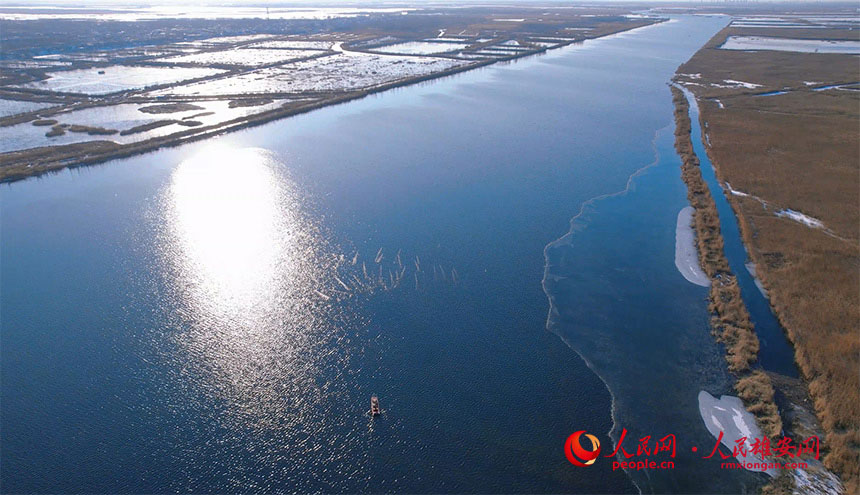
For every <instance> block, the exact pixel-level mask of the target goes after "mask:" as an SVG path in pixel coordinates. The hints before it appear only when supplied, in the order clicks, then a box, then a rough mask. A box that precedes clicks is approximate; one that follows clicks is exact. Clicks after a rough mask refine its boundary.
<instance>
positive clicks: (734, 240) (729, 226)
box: [685, 91, 799, 378]
mask: <svg viewBox="0 0 860 495" xmlns="http://www.w3.org/2000/svg"><path fill="white" fill-rule="evenodd" d="M685 94H686V95H687V101H689V102H690V120H691V122H692V136H693V150H694V151H695V152H696V156H698V157H699V161H700V162H701V170H702V177H703V178H704V179H705V182H706V183H707V184H708V188H709V189H710V191H711V195H712V196H713V197H714V203H715V204H716V206H717V213H718V214H719V216H720V231H721V233H722V235H723V241H724V246H723V249H724V251H725V253H726V258H727V259H728V261H729V267H730V268H731V269H732V273H734V274H735V276H736V277H737V279H738V285H739V286H740V288H741V298H742V299H743V301H744V304H745V305H746V307H747V309H748V310H749V312H750V319H751V320H752V322H753V325H755V331H756V334H757V335H758V338H759V341H760V343H761V349H760V351H759V359H758V362H759V364H760V365H761V367H762V368H764V369H765V370H767V371H772V372H775V373H780V374H782V375H786V376H791V377H795V378H796V377H797V376H799V374H798V370H797V365H796V364H795V362H794V348H792V346H791V344H790V343H789V342H788V338H787V337H786V335H785V331H784V330H783V329H782V326H781V325H780V324H779V321H778V320H777V319H776V316H774V314H773V311H772V310H771V307H770V302H769V301H768V300H767V297H765V296H764V295H763V294H762V293H761V291H760V290H759V289H758V287H756V284H755V278H754V277H753V276H752V275H751V274H750V273H749V271H748V270H747V268H746V263H748V262H749V257H748V255H747V251H746V248H745V247H744V244H743V239H742V238H741V233H740V228H739V227H738V221H737V218H735V212H734V210H732V207H731V205H730V204H729V202H728V200H727V199H726V196H725V191H724V190H723V186H722V184H720V181H719V180H718V179H717V176H716V174H715V173H714V167H713V165H712V164H711V160H710V158H708V154H707V152H706V151H705V143H704V140H705V139H706V138H705V133H703V132H702V126H701V123H700V121H699V106H698V104H697V103H696V100H695V97H694V96H693V95H692V93H690V92H689V91H685Z"/></svg>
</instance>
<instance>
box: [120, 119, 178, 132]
mask: <svg viewBox="0 0 860 495" xmlns="http://www.w3.org/2000/svg"><path fill="white" fill-rule="evenodd" d="M176 122H177V121H176V120H156V121H155V122H149V123H146V124H141V125H136V126H134V127H132V128H130V129H125V130H124V131H122V132H120V133H119V135H120V136H128V135H130V134H137V133H139V132H146V131H151V130H153V129H158V128H159V127H164V126H166V125H170V124H175V123H176Z"/></svg>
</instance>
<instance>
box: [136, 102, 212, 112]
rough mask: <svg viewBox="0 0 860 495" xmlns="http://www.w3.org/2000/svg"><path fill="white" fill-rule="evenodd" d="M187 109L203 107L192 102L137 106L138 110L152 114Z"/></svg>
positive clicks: (201, 108)
mask: <svg viewBox="0 0 860 495" xmlns="http://www.w3.org/2000/svg"><path fill="white" fill-rule="evenodd" d="M189 110H203V107H201V106H199V105H195V104H193V103H165V104H163V105H149V106H146V107H140V108H138V111H141V112H143V113H153V114H161V113H176V112H187V111H189Z"/></svg>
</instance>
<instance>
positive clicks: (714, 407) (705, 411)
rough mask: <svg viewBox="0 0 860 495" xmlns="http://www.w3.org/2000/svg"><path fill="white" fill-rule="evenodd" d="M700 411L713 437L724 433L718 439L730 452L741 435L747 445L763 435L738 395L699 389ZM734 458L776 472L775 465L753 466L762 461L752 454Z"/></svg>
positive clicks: (759, 469)
mask: <svg viewBox="0 0 860 495" xmlns="http://www.w3.org/2000/svg"><path fill="white" fill-rule="evenodd" d="M699 413H700V414H701V415H702V421H703V422H704V423H705V428H707V429H708V432H710V434H711V435H713V437H714V439H718V438H720V433H722V434H723V437H722V440H721V442H722V444H723V445H724V446H725V447H726V448H727V449H728V450H729V451H730V452H732V451H733V448H734V447H735V446H736V445H737V441H738V440H740V439H741V438H744V437H746V442H747V443H746V445H747V449H749V445H750V444H751V443H752V442H753V441H755V439H761V438H763V437H764V435H762V433H761V430H759V428H758V425H757V424H756V422H755V418H754V417H753V415H752V414H750V413H749V412H748V411H747V410H746V409H745V408H744V403H743V402H742V401H741V400H740V399H739V398H737V397H733V396H731V395H723V396H721V397H720V398H719V399H717V398H716V397H714V396H713V395H711V394H709V393H708V392H705V391H704V390H702V391H701V392H699ZM735 458H736V459H737V460H738V462H740V463H743V464H744V467H745V469H748V470H750V471H758V472H764V473H767V474H768V475H770V476H772V477H773V476H776V474H777V471H776V469H773V468H771V469H766V470H765V469H762V468H761V467H752V466H753V463H754V462H763V461H762V460H761V459H758V458H756V457H755V456H753V455H751V454H747V456H746V457H744V456H741V457H735ZM764 462H766V461H764Z"/></svg>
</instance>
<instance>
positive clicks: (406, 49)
mask: <svg viewBox="0 0 860 495" xmlns="http://www.w3.org/2000/svg"><path fill="white" fill-rule="evenodd" d="M468 46H469V44H467V43H432V42H427V41H410V42H408V43H397V44H395V45H386V46H380V47H377V48H374V51H377V52H384V53H399V54H402V55H431V54H434V53H444V52H453V51H457V50H462V49H463V48H466V47H468Z"/></svg>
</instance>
